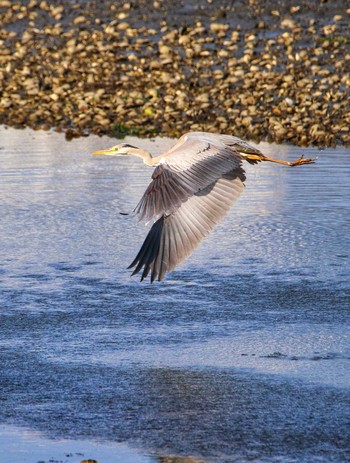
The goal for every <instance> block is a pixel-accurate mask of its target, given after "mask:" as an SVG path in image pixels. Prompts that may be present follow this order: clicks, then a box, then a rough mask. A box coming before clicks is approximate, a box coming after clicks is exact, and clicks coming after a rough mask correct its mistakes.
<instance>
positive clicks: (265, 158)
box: [247, 154, 315, 167]
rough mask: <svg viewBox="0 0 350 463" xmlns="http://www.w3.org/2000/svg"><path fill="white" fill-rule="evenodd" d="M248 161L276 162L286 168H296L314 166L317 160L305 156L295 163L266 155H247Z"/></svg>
mask: <svg viewBox="0 0 350 463" xmlns="http://www.w3.org/2000/svg"><path fill="white" fill-rule="evenodd" d="M247 158H248V159H251V160H252V161H255V160H256V161H268V162H275V163H276V164H284V165H285V166H289V167H294V166H301V165H302V164H313V163H314V162H315V159H312V158H304V157H303V156H300V158H298V159H296V160H295V161H291V162H290V161H283V160H282V159H274V158H270V157H268V156H264V155H260V156H259V155H258V154H248V155H247Z"/></svg>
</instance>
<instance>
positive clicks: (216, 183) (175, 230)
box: [129, 133, 253, 281]
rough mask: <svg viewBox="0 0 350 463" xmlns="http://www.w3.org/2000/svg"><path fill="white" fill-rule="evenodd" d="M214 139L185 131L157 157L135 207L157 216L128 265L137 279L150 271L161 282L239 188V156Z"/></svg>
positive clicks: (241, 178) (148, 217)
mask: <svg viewBox="0 0 350 463" xmlns="http://www.w3.org/2000/svg"><path fill="white" fill-rule="evenodd" d="M206 135H208V136H206ZM213 137H214V136H213V135H212V134H203V133H201V134H196V133H194V134H187V135H185V136H184V137H182V138H181V139H180V140H179V142H178V143H177V144H176V145H175V146H174V147H173V148H172V149H171V150H169V151H168V152H167V153H165V154H164V155H163V157H160V159H159V161H160V164H159V165H158V167H157V168H156V169H155V171H154V173H153V176H152V178H153V181H152V182H151V183H150V185H149V186H148V188H147V190H146V192H145V194H144V195H143V197H142V199H141V201H140V203H139V204H138V206H137V207H136V212H137V213H138V214H139V216H140V218H141V219H145V220H147V221H148V220H151V219H153V220H155V223H154V225H153V226H152V227H151V229H150V231H149V233H148V235H147V237H146V239H145V241H144V243H143V245H142V247H141V249H140V251H139V253H138V255H137V256H136V258H135V260H134V261H133V262H132V264H131V265H130V267H129V268H132V267H135V269H134V272H133V275H134V274H135V273H138V272H140V271H141V270H142V268H143V270H142V277H141V280H143V279H144V278H146V277H147V275H148V274H149V273H150V272H151V281H154V280H155V279H156V278H158V280H159V281H161V280H162V279H163V278H164V275H165V273H166V272H170V271H172V270H173V269H174V267H175V266H176V265H177V264H179V263H180V262H182V261H183V260H184V259H185V258H186V257H187V256H189V255H190V254H191V253H192V251H193V250H194V249H195V248H196V247H197V246H198V244H199V243H200V242H201V241H202V240H203V238H204V237H205V236H207V235H208V234H209V233H210V232H211V230H212V229H213V228H214V227H215V225H216V224H217V223H218V222H219V221H220V220H221V219H222V217H223V216H224V215H225V214H226V213H227V212H228V210H229V208H230V206H231V205H232V204H233V202H234V201H235V199H237V198H238V196H239V195H240V193H241V192H242V190H243V188H244V183H243V182H244V180H245V174H244V170H243V168H242V165H241V162H242V160H241V156H240V154H239V153H238V152H237V151H236V149H235V148H234V147H233V146H232V147H231V146H228V145H227V144H226V143H223V142H222V141H220V139H214V138H213ZM217 137H220V136H217ZM237 140H239V139H237ZM225 141H226V140H225ZM231 141H232V140H231ZM235 141H236V140H235ZM247 146H248V148H247V147H244V148H245V149H249V145H247ZM252 149H253V148H252Z"/></svg>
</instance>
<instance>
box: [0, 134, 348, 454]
mask: <svg viewBox="0 0 350 463" xmlns="http://www.w3.org/2000/svg"><path fill="white" fill-rule="evenodd" d="M128 141H129V142H132V143H133V144H136V145H137V144H141V143H142V144H143V145H144V146H145V147H148V148H149V149H151V150H152V151H153V152H154V153H155V154H159V153H160V152H161V149H162V146H169V144H170V143H171V142H170V141H169V140H162V141H159V140H158V141H157V142H151V141H135V139H134V140H132V139H130V140H128ZM112 143H113V141H112V142H111V140H110V139H103V138H102V139H99V138H97V137H89V138H86V139H79V140H73V141H72V142H70V143H66V142H65V141H63V137H61V136H60V135H58V134H52V133H43V132H41V133H35V132H30V131H20V132H17V131H14V130H12V129H9V130H5V129H4V128H2V129H1V131H0V148H1V150H0V157H1V170H0V194H1V203H0V218H1V221H0V233H1V240H0V252H1V256H2V259H1V262H0V302H1V307H2V309H1V313H0V326H1V339H0V343H1V362H0V383H1V388H0V404H1V406H0V423H2V424H3V425H6V426H7V425H15V426H17V427H23V428H24V429H28V430H31V431H39V432H41V433H44V434H45V436H46V437H49V438H52V439H70V442H72V440H74V442H81V440H85V441H86V446H87V448H90V447H89V446H91V445H97V447H96V448H95V452H96V453H95V455H94V458H96V459H97V460H99V462H100V463H103V461H104V460H103V458H105V455H107V454H108V452H109V455H110V459H111V458H114V453H113V452H112V450H110V447H108V446H109V445H110V444H109V443H111V442H113V443H114V444H113V445H115V443H123V445H125V447H119V448H118V449H117V451H119V452H121V453H120V454H123V455H124V460H123V461H128V460H127V458H129V460H130V461H135V462H136V463H137V462H140V463H141V462H143V461H145V462H146V461H147V462H148V461H161V462H175V461H178V462H181V463H184V462H185V461H186V462H189V461H193V462H198V461H201V460H205V461H230V462H231V461H232V462H233V461H237V462H248V461H259V462H276V461H279V462H282V463H287V462H310V463H311V462H312V463H314V462H315V461H318V462H324V463H326V462H327V463H328V462H339V463H340V462H344V461H349V457H348V454H347V453H346V452H347V450H348V442H349V438H350V433H349V426H348V416H349V412H350V408H349V396H350V394H349V377H350V373H349V371H350V369H349V363H350V362H349V358H350V348H349V342H348V316H349V308H350V291H349V289H350V284H349V281H350V278H349V277H350V265H349V252H350V246H349V245H350V238H349V232H348V230H349V225H350V206H349V204H350V182H349V175H350V157H349V156H350V153H349V152H346V150H342V149H337V150H335V151H333V150H329V151H328V150H327V151H323V152H321V153H318V151H317V150H315V149H310V150H307V153H306V154H307V156H308V157H310V156H315V155H317V154H319V160H318V162H317V164H315V165H312V166H305V167H301V168H296V169H288V168H284V167H282V166H274V165H260V166H247V172H248V180H247V187H246V189H245V191H244V193H243V195H242V197H241V198H240V200H239V201H238V202H237V203H236V205H235V207H234V208H233V209H232V211H231V212H230V214H229V215H228V216H227V217H226V218H225V220H224V221H223V222H222V224H221V225H220V226H219V227H218V228H217V229H216V230H215V231H214V233H213V234H212V235H211V236H210V237H208V239H207V240H206V241H205V243H204V244H203V245H202V246H201V247H200V248H198V250H197V251H196V252H195V253H193V255H192V256H191V257H190V259H188V260H187V261H186V262H185V263H184V264H183V265H181V266H179V267H178V269H176V271H175V272H174V273H172V274H170V275H169V276H168V277H167V279H166V280H165V282H164V283H162V284H153V285H150V284H148V283H145V282H144V283H143V284H140V283H139V281H138V280H137V279H134V278H133V279H131V278H130V276H129V275H130V272H129V271H128V270H126V266H127V265H128V264H129V263H130V261H131V260H132V259H133V257H134V255H135V253H136V252H137V250H138V248H139V245H140V244H141V242H142V240H143V238H144V236H145V234H146V228H145V227H143V226H142V225H141V224H136V223H135V222H134V219H133V217H131V216H123V215H120V214H119V212H124V211H126V212H130V211H132V209H133V208H134V206H135V205H136V204H137V202H138V200H139V198H140V196H141V194H142V193H143V191H144V189H145V187H146V185H147V183H148V181H149V179H150V175H151V172H152V171H151V170H147V169H146V168H145V167H144V166H143V165H142V163H141V162H140V161H139V160H137V159H131V158H130V159H124V158H115V159H113V158H112V159H111V158H94V157H92V156H90V155H89V153H90V152H91V151H93V150H95V149H97V148H102V147H104V146H109V145H110V144H112ZM262 148H263V149H264V150H265V151H266V152H267V153H270V154H274V155H275V156H276V155H277V153H278V154H282V156H285V157H289V158H294V157H296V156H298V155H299V154H300V152H301V151H302V150H300V149H297V148H287V147H276V146H268V145H263V146H262ZM282 150H283V152H282V153H281V151H282ZM291 151H293V153H291ZM4 429H5V428H4ZM7 432H8V431H7ZM18 439H19V440H20V439H21V438H20V437H19V438H18ZM5 441H6V440H4V439H0V453H1V449H3V450H4V451H6V450H7V451H9V448H8V447H6V442H5ZM39 441H40V437H37V442H39ZM41 442H43V440H42V441H41ZM47 442H50V441H45V445H49V444H47ZM107 442H108V444H107ZM103 443H106V444H103ZM126 444H127V445H129V446H134V447H135V448H138V449H141V450H140V451H139V452H136V451H133V450H131V448H130V447H127V446H126ZM33 445H34V444H33ZM43 445H44V444H43ZM103 445H105V446H106V447H105V450H104V451H103V450H102V447H103ZM118 445H121V444H118ZM98 446H100V447H98ZM101 446H102V447H101ZM25 448H26V449H27V448H29V447H25ZM48 448H49V447H48ZM75 448H77V447H75ZM123 452H124V453H123ZM10 455H11V461H12V462H13V463H16V461H18V462H19V461H21V462H23V461H28V463H34V461H35V463H36V461H37V460H38V459H40V458H41V457H40V458H39V455H38V458H37V459H36V460H35V459H28V460H23V454H22V455H21V458H22V459H21V460H19V459H18V460H16V455H15V454H14V453H12V454H10ZM17 456H18V455H17ZM175 456H176V457H175ZM189 456H191V458H192V460H186V459H183V458H182V457H189ZM30 457H31V455H29V457H28V458H30ZM18 458H19V457H18ZM77 458H78V457H77ZM176 458H177V460H176ZM181 458H182V459H181ZM44 459H45V458H44ZM46 459H47V460H48V459H49V453H48V454H47V457H46ZM81 459H82V458H81ZM67 461H69V462H71V463H75V461H73V457H71V459H69V458H68V460H67ZM78 461H80V460H78ZM109 461H110V460H109ZM113 461H118V460H117V459H116V458H115V459H114V460H113ZM120 461H121V460H120ZM4 463H5V462H4ZM6 463H7V462H6Z"/></svg>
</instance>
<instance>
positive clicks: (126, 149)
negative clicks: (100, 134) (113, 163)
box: [92, 143, 138, 156]
mask: <svg viewBox="0 0 350 463" xmlns="http://www.w3.org/2000/svg"><path fill="white" fill-rule="evenodd" d="M137 150H138V148H136V146H133V145H129V144H128V143H119V145H115V146H112V148H108V149H106V150H101V151H94V152H93V153H92V154H105V155H107V156H124V155H128V154H134V153H135V151H137Z"/></svg>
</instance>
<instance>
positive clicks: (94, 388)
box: [0, 349, 350, 463]
mask: <svg viewBox="0 0 350 463" xmlns="http://www.w3.org/2000/svg"><path fill="white" fill-rule="evenodd" d="M1 370H2V371H1V377H2V391H1V414H0V419H1V421H2V422H14V423H16V424H17V425H23V426H26V427H30V428H32V429H37V430H40V431H43V432H45V433H46V434H47V435H49V436H51V437H53V438H57V437H59V438H72V439H78V438H86V439H93V440H109V441H129V442H130V441H131V442H134V443H136V444H137V445H142V447H143V448H144V449H145V450H149V451H156V452H162V453H165V454H166V453H169V454H179V455H194V456H196V455H197V456H200V457H202V458H207V459H209V460H211V459H214V460H215V459H220V461H250V460H251V459H254V458H259V461H265V459H268V458H272V459H273V458H277V457H283V456H285V457H288V458H290V459H293V458H294V459H295V461H303V462H310V463H311V462H314V461H316V459H317V458H321V460H317V461H327V462H345V461H347V460H346V458H347V457H346V452H347V450H348V443H349V439H350V429H349V426H348V411H349V403H348V400H349V396H348V395H347V394H345V393H344V392H342V391H337V390H331V389H324V388H322V387H319V388H318V387H312V386H309V387H305V386H303V385H301V384H299V383H297V382H296V383H294V384H293V383H290V382H288V383H287V382H284V381H280V380H275V381H273V382H271V381H265V380H264V378H263V377H262V378H260V379H257V378H256V377H255V378H252V377H251V376H250V375H249V374H246V373H237V372H232V371H230V370H225V369H216V368H213V369H207V370H196V369H191V370H188V369H187V370H186V369H170V368H154V369H153V368H140V367H138V366H137V365H135V366H130V367H128V368H121V367H110V368H104V367H93V366H88V365H72V366H71V367H70V366H69V365H59V364H58V363H57V364H55V365H50V364H47V363H45V362H44V361H40V359H39V358H35V357H34V356H32V357H31V358H27V359H26V361H25V362H24V361H23V363H19V362H18V358H16V357H15V356H14V355H13V354H12V353H11V349H9V350H8V352H6V351H5V352H4V353H3V358H2V363H1ZM14 401H15V403H16V407H15V408H14ZM233 455H235V456H236V457H237V458H238V459H237V460H232V456H233ZM236 457H235V458H236ZM271 461H272V460H271ZM273 461H275V460H273Z"/></svg>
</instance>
